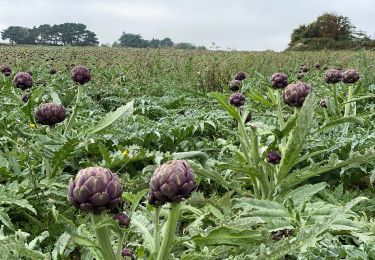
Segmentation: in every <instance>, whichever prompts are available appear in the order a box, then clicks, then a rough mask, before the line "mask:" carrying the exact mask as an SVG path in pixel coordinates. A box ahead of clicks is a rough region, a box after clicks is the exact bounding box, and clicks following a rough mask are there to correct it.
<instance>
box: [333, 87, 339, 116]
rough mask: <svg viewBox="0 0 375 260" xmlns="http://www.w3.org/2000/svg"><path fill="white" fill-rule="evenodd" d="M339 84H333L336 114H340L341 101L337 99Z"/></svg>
mask: <svg viewBox="0 0 375 260" xmlns="http://www.w3.org/2000/svg"><path fill="white" fill-rule="evenodd" d="M336 85H337V84H333V102H334V104H335V112H336V114H337V115H338V114H340V112H339V99H338V97H337V86H336Z"/></svg>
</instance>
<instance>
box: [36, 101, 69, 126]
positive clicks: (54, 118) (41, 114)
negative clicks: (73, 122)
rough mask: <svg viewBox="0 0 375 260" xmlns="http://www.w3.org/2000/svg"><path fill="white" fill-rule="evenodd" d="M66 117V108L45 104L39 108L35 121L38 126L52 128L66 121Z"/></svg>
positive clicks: (54, 104)
mask: <svg viewBox="0 0 375 260" xmlns="http://www.w3.org/2000/svg"><path fill="white" fill-rule="evenodd" d="M65 116H66V113H65V108H64V106H62V105H59V104H56V103H45V104H42V105H40V106H39V107H38V109H37V111H36V113H35V119H36V122H37V123H38V124H41V125H48V126H50V127H53V126H55V125H56V124H58V123H60V122H62V121H64V119H65Z"/></svg>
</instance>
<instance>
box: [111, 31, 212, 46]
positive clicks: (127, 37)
mask: <svg viewBox="0 0 375 260" xmlns="http://www.w3.org/2000/svg"><path fill="white" fill-rule="evenodd" d="M117 44H119V45H120V46H121V47H131V48H170V47H175V48H177V49H196V48H197V47H195V46H194V45H193V44H191V43H187V42H182V43H177V44H174V42H173V41H172V40H171V39H170V38H168V37H166V38H164V39H162V40H160V39H155V38H152V40H150V41H148V40H144V39H143V38H142V36H141V35H140V34H133V33H125V32H123V33H122V35H121V37H120V39H119V40H118V43H117V42H116V44H115V43H114V44H113V45H112V46H113V47H117V46H118V45H117ZM199 48H200V49H206V48H205V47H204V46H200V47H199Z"/></svg>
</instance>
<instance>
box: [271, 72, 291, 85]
mask: <svg viewBox="0 0 375 260" xmlns="http://www.w3.org/2000/svg"><path fill="white" fill-rule="evenodd" d="M270 82H271V86H272V87H273V88H285V87H286V86H288V75H286V74H284V73H280V72H277V73H274V74H272V76H271V78H270Z"/></svg>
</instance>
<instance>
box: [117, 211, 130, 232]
mask: <svg viewBox="0 0 375 260" xmlns="http://www.w3.org/2000/svg"><path fill="white" fill-rule="evenodd" d="M113 219H114V220H116V221H118V223H119V225H120V226H121V227H126V228H127V227H129V225H130V218H129V216H128V215H126V214H125V213H123V212H121V213H118V214H116V215H115V216H114V217H113Z"/></svg>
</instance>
